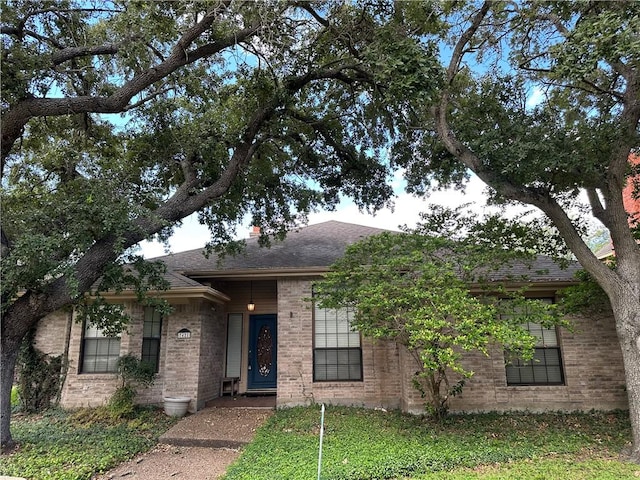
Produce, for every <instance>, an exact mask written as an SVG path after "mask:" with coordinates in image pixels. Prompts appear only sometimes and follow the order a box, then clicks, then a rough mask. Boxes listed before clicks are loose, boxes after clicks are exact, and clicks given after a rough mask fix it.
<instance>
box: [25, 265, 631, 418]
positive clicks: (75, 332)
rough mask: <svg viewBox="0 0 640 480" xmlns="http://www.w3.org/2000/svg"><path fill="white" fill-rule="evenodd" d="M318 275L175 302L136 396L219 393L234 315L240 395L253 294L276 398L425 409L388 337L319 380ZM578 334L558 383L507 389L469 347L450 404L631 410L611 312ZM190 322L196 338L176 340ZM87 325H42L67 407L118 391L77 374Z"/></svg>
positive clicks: (105, 379)
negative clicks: (350, 375)
mask: <svg viewBox="0 0 640 480" xmlns="http://www.w3.org/2000/svg"><path fill="white" fill-rule="evenodd" d="M313 280H314V278H313V277H307V278H304V277H290V278H286V277H282V278H280V279H278V280H268V281H256V282H253V283H252V284H251V285H250V284H249V282H248V281H238V282H226V283H221V284H220V285H216V288H218V289H220V290H221V291H224V292H225V293H226V294H227V295H228V296H229V297H230V298H231V299H232V300H231V301H229V302H227V303H226V304H225V305H222V304H219V303H213V302H211V301H209V300H206V299H204V298H187V297H184V298H181V299H180V300H179V301H177V300H172V306H173V308H174V311H173V313H171V314H170V315H168V316H166V317H165V318H164V319H163V324H162V334H161V347H160V363H159V374H158V376H157V379H156V382H155V384H154V385H153V386H152V387H150V388H148V389H141V390H140V391H139V395H138V398H137V401H138V402H139V403H144V404H160V403H161V402H162V397H163V396H189V397H191V398H192V402H191V404H190V411H195V410H198V409H200V408H202V407H203V406H204V405H205V403H206V402H207V401H208V400H211V399H213V398H215V397H217V396H218V395H219V389H220V380H221V378H222V377H223V376H224V372H225V358H226V352H225V350H226V321H227V318H228V315H229V314H230V313H234V314H238V313H241V314H242V315H243V317H242V318H243V325H244V326H243V336H242V352H241V358H242V364H241V372H243V373H241V378H240V379H241V383H240V392H246V390H247V385H246V370H247V358H248V354H247V345H248V330H249V329H248V325H249V317H250V312H247V310H246V303H247V301H248V299H249V291H250V290H252V292H253V300H254V301H255V303H256V311H255V312H253V313H255V314H268V313H276V314H277V329H278V335H277V338H278V358H277V405H278V406H279V407H286V406H294V405H304V404H311V403H329V404H346V405H361V406H366V407H384V408H401V409H402V410H405V411H409V412H415V413H418V412H422V411H423V408H424V403H423V399H422V398H421V397H420V394H419V393H418V392H417V391H416V390H415V389H414V387H413V385H412V379H411V377H412V373H413V372H415V371H416V365H415V360H413V358H412V357H411V356H410V355H409V354H408V353H407V352H406V351H405V350H404V349H403V348H402V347H399V346H397V345H396V344H394V343H392V342H383V341H377V342H372V341H370V340H368V339H362V342H361V344H362V360H363V380H362V381H357V382H342V381H341V382H314V381H313V309H312V304H311V302H309V301H308V299H309V298H311V295H312V292H311V286H312V282H313ZM126 308H127V309H128V311H129V313H130V314H131V316H132V318H133V322H132V324H131V325H130V326H129V329H128V331H127V332H125V333H123V334H122V338H121V351H120V354H121V355H124V354H126V353H129V352H131V353H134V354H136V355H138V356H139V355H140V353H141V350H142V327H143V319H144V308H143V307H142V306H140V305H137V304H135V303H128V304H126ZM573 323H574V330H573V331H572V332H569V331H566V330H561V331H560V335H559V342H560V347H561V353H562V362H563V367H564V377H565V385H562V386H507V385H506V375H505V365H504V356H503V352H502V349H501V348H499V347H497V346H496V347H494V348H492V349H491V351H490V355H489V356H488V357H486V356H484V355H482V354H477V353H472V354H466V355H465V357H464V363H465V366H466V368H467V369H471V370H473V371H474V372H475V374H474V376H473V377H472V378H471V379H470V380H468V381H467V384H466V385H465V388H464V390H463V393H462V395H460V396H458V397H455V398H453V399H452V401H451V408H452V410H453V411H487V410H496V411H509V410H530V411H541V410H565V411H571V410H590V409H599V410H609V409H616V408H626V406H627V399H626V392H625V389H624V370H623V366H622V357H621V352H620V348H619V346H618V342H617V337H616V331H615V325H614V322H613V319H612V318H611V317H610V316H600V317H590V318H581V317H576V318H574V319H573ZM182 329H187V330H189V331H190V334H191V336H190V338H178V335H177V334H178V331H180V330H182ZM82 335H83V328H82V324H81V323H79V322H77V321H73V322H70V318H69V315H68V314H65V313H58V314H54V315H50V316H49V317H47V318H46V319H44V320H43V321H42V322H41V323H40V326H39V330H38V336H37V338H36V345H37V347H38V348H39V349H41V350H42V351H44V352H46V353H49V354H61V353H63V352H64V351H65V349H68V354H69V368H68V373H67V377H66V381H65V384H64V387H63V391H62V405H63V406H64V407H81V406H94V405H99V404H103V403H105V402H107V401H108V399H109V397H110V396H111V394H112V393H113V391H114V390H115V389H116V388H117V385H118V384H117V379H116V376H115V374H86V373H80V371H79V369H80V358H81V357H80V355H81V345H82Z"/></svg>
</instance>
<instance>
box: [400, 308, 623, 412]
mask: <svg viewBox="0 0 640 480" xmlns="http://www.w3.org/2000/svg"><path fill="white" fill-rule="evenodd" d="M571 320H572V323H573V325H574V331H573V332H569V331H567V330H565V329H561V330H560V336H559V340H560V347H561V355H562V360H563V366H564V374H565V385H561V386H545V385H538V386H507V380H506V373H505V365H504V354H503V350H502V348H500V347H498V346H496V347H494V348H492V349H491V351H490V355H489V357H486V356H484V355H482V354H480V353H468V354H465V357H464V365H465V368H467V369H470V370H473V371H474V372H475V373H474V375H473V377H471V379H469V380H468V381H467V383H466V385H465V387H464V389H463V392H462V395H460V396H457V397H454V398H453V399H452V400H451V410H452V411H492V410H495V411H510V410H529V411H534V412H537V411H544V410H547V411H548V410H561V411H573V410H591V409H596V410H612V409H618V408H621V409H626V408H628V403H627V395H626V391H625V387H624V383H625V381H624V368H623V365H622V354H621V351H620V347H619V344H618V341H617V337H616V331H615V324H614V320H613V318H612V317H611V316H592V317H589V318H586V317H572V318H571ZM403 408H405V409H406V410H408V411H414V412H417V411H420V410H421V408H422V399H420V397H419V395H417V394H416V392H413V393H412V392H408V393H407V398H406V400H405V402H404V404H403Z"/></svg>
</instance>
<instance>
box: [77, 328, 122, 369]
mask: <svg viewBox="0 0 640 480" xmlns="http://www.w3.org/2000/svg"><path fill="white" fill-rule="evenodd" d="M118 358H120V337H107V336H105V335H104V334H103V333H102V330H101V329H99V328H98V327H95V326H93V325H90V324H89V323H88V322H87V323H86V324H85V327H84V340H83V343H82V369H81V372H82V373H110V372H116V371H117V369H118Z"/></svg>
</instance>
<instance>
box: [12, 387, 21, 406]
mask: <svg viewBox="0 0 640 480" xmlns="http://www.w3.org/2000/svg"><path fill="white" fill-rule="evenodd" d="M19 404H20V392H19V391H18V387H17V385H14V386H13V387H11V410H15V409H16V408H18V405H19Z"/></svg>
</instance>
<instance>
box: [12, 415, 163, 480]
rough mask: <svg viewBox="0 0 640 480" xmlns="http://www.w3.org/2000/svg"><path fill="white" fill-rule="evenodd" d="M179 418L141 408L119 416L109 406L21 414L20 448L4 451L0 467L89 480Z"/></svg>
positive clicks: (47, 478) (17, 423)
mask: <svg viewBox="0 0 640 480" xmlns="http://www.w3.org/2000/svg"><path fill="white" fill-rule="evenodd" d="M174 422H175V420H174V419H172V418H170V417H167V416H166V415H164V414H163V413H162V411H160V410H155V409H137V410H136V412H135V417H134V418H132V419H130V420H115V419H113V417H112V416H111V415H110V414H109V413H108V410H107V409H106V408H104V407H102V408H98V409H81V410H79V411H76V412H75V413H73V414H70V413H69V412H65V411H62V410H51V411H48V412H46V413H45V414H44V415H39V416H37V417H36V416H24V415H20V416H17V417H15V418H14V425H13V429H14V432H15V438H16V440H17V441H18V442H20V449H19V450H18V451H16V452H15V453H13V454H12V455H7V456H0V471H1V472H2V474H3V475H13V476H20V477H27V478H37V479H39V480H89V479H90V478H92V476H93V475H95V474H98V473H101V472H105V471H106V470H108V469H110V468H112V467H114V466H116V465H118V464H119V463H121V462H123V461H125V460H128V459H130V458H132V457H133V456H135V455H136V454H137V453H140V452H144V451H146V450H149V449H150V448H151V447H153V446H154V445H155V444H156V442H157V440H158V437H159V436H160V435H162V433H164V432H165V431H166V430H167V429H168V428H169V427H170V426H171V425H172V424H173V423H174Z"/></svg>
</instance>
